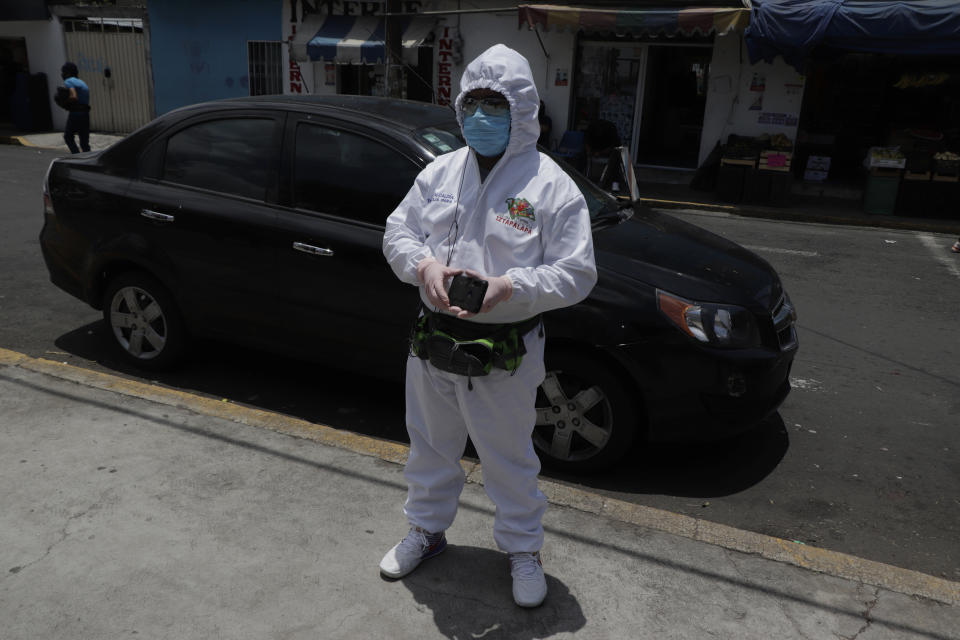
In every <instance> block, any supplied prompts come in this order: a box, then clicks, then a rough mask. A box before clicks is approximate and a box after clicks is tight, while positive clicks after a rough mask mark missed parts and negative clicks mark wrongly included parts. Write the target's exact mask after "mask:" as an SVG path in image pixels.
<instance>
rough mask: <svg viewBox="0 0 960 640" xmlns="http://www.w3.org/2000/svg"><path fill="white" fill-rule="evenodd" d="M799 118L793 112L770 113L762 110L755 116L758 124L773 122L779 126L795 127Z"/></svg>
mask: <svg viewBox="0 0 960 640" xmlns="http://www.w3.org/2000/svg"><path fill="white" fill-rule="evenodd" d="M798 121H799V118H798V117H797V116H796V115H795V114H791V113H770V112H767V111H765V112H763V113H761V114H760V116H759V117H758V118H757V122H759V123H760V124H773V125H778V126H781V127H795V126H797V122H798Z"/></svg>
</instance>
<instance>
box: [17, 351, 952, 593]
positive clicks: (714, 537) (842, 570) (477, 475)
mask: <svg viewBox="0 0 960 640" xmlns="http://www.w3.org/2000/svg"><path fill="white" fill-rule="evenodd" d="M0 365H3V366H10V367H18V368H21V369H25V370H28V371H33V372H36V373H42V374H45V375H49V376H52V377H55V378H59V379H61V380H68V381H70V382H75V383H78V384H82V385H84V386H88V387H94V388H96V389H102V390H105V391H113V392H115V393H119V394H123V395H127V396H132V397H136V398H141V399H144V400H149V401H151V402H156V403H159V404H166V405H170V406H175V407H179V408H183V409H187V410H189V411H193V412H194V413H198V414H201V415H206V416H211V417H215V418H222V419H224V420H229V421H231V422H237V423H240V424H243V425H247V426H250V427H260V428H265V429H269V430H271V431H276V432H278V433H284V434H287V435H291V436H295V437H299V438H304V439H308V440H313V441H314V442H318V443H320V444H324V445H328V446H332V447H337V448H340V449H346V450H348V451H352V452H354V453H359V454H362V455H367V456H372V457H375V458H379V459H381V460H385V461H387V462H393V463H396V464H404V463H405V462H406V459H407V452H408V450H409V447H407V446H406V445H402V444H399V443H396V442H389V441H386V440H378V439H376V438H371V437H369V436H361V435H357V434H354V433H348V432H344V431H340V430H338V429H334V428H332V427H328V426H326V425H322V424H315V423H312V422H308V421H307V420H301V419H299V418H293V417H290V416H285V415H282V414H279V413H274V412H271V411H264V410H262V409H253V408H250V407H244V406H242V405H237V404H233V403H231V402H224V401H223V400H222V399H214V398H205V397H203V396H198V395H195V394H192V393H187V392H185V391H179V390H177V389H168V388H165V387H160V386H157V385H154V384H147V383H144V382H137V381H135V380H127V379H126V378H121V377H119V376H115V375H112V374H109V373H101V372H98V371H91V370H89V369H84V368H81V367H76V366H73V365H69V364H66V363H60V362H54V361H52V360H45V359H43V358H32V357H30V356H27V355H24V354H22V353H17V352H16V351H9V350H7V349H3V348H0ZM461 465H462V466H463V469H464V472H465V473H466V474H467V481H468V482H473V483H476V484H482V483H483V482H482V475H481V466H480V464H479V463H477V462H472V461H469V460H463V461H461ZM540 489H541V491H543V493H544V495H546V496H547V498H548V500H549V501H550V502H551V503H552V504H555V505H559V506H564V507H569V508H572V509H576V510H578V511H583V512H586V513H592V514H595V515H599V516H602V517H605V518H610V519H611V520H616V521H619V522H624V523H627V524H633V525H637V526H641V527H644V528H647V529H653V530H655V531H662V532H664V533H669V534H673V535H677V536H681V537H684V538H688V539H691V540H697V541H699V542H704V543H707V544H710V545H714V546H719V547H722V548H725V549H731V550H733V551H740V552H742V553H749V554H754V555H759V556H761V557H763V558H767V559H769V560H774V561H777V562H783V563H786V564H792V565H794V566H797V567H801V568H804V569H808V570H810V571H815V572H818V573H824V574H827V575H831V576H836V577H838V578H845V579H848V580H854V581H857V582H863V583H866V584H870V585H874V586H877V587H881V588H884V589H888V590H890V591H895V592H897V593H902V594H905V595H908V596H922V597H925V598H930V599H932V600H937V601H939V602H944V603H946V604H960V583H958V582H952V581H950V580H946V579H943V578H938V577H936V576H931V575H928V574H925V573H921V572H919V571H913V570H910V569H903V568H900V567H895V566H893V565H889V564H885V563H882V562H875V561H873V560H866V559H864V558H859V557H857V556H852V555H849V554H846V553H840V552H838V551H830V550H828V549H821V548H819V547H812V546H810V545H803V544H797V543H795V542H790V541H789V540H784V539H782V538H776V537H773V536H767V535H764V534H760V533H754V532H752V531H744V530H742V529H737V528H734V527H730V526H727V525H723V524H719V523H716V522H710V521H708V520H701V519H699V518H693V517H691V516H685V515H682V514H678V513H673V512H670V511H664V510H662V509H655V508H653V507H646V506H643V505H638V504H633V503H632V502H626V501H624V500H616V499H613V498H606V497H604V496H601V495H599V494H596V493H592V492H590V491H585V490H583V489H578V488H575V487H569V486H567V485H563V484H560V483H558V482H554V481H551V480H546V479H543V478H541V480H540Z"/></svg>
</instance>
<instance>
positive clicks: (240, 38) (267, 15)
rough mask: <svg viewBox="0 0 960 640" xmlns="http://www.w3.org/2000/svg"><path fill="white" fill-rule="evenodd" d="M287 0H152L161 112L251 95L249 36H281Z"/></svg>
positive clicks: (149, 7)
mask: <svg viewBox="0 0 960 640" xmlns="http://www.w3.org/2000/svg"><path fill="white" fill-rule="evenodd" d="M283 1H284V0H150V2H148V4H147V10H148V13H149V18H150V55H151V58H152V62H153V87H154V102H155V103H156V107H157V115H160V114H162V113H166V112H167V111H170V110H171V109H176V108H177V107H182V106H183V105H187V104H193V103H195V102H203V101H204V100H216V99H219V98H232V97H237V96H246V95H249V93H250V91H249V86H248V83H247V80H248V79H247V41H248V40H274V41H276V40H282V39H283V36H282V34H281V31H282V29H281V23H282V15H281V11H282V2H283Z"/></svg>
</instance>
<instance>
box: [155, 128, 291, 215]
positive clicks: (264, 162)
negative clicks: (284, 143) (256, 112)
mask: <svg viewBox="0 0 960 640" xmlns="http://www.w3.org/2000/svg"><path fill="white" fill-rule="evenodd" d="M274 127H275V121H274V120H273V119H271V118H228V119H224V120H210V121H207V122H201V123H200V124H195V125H193V126H191V127H187V128H186V129H183V130H181V131H178V132H177V133H175V134H173V135H172V136H170V139H169V140H168V141H167V152H166V156H165V157H164V162H163V179H164V180H167V181H169V182H175V183H177V184H185V185H190V186H194V187H202V188H204V189H211V190H214V191H221V192H223V193H229V194H233V195H238V196H244V197H247V198H256V199H258V200H263V199H264V198H265V196H266V190H267V182H268V180H269V179H270V177H271V176H272V175H273V167H274V164H275V160H276V156H277V150H276V145H275V136H274Z"/></svg>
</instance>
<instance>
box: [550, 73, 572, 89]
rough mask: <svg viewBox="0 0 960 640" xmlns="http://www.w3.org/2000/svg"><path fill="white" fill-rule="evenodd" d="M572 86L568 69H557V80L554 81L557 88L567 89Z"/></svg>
mask: <svg viewBox="0 0 960 640" xmlns="http://www.w3.org/2000/svg"><path fill="white" fill-rule="evenodd" d="M569 84H570V76H569V71H568V70H567V69H557V78H556V80H554V83H553V85H554V86H555V87H566V86H567V85H569Z"/></svg>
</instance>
